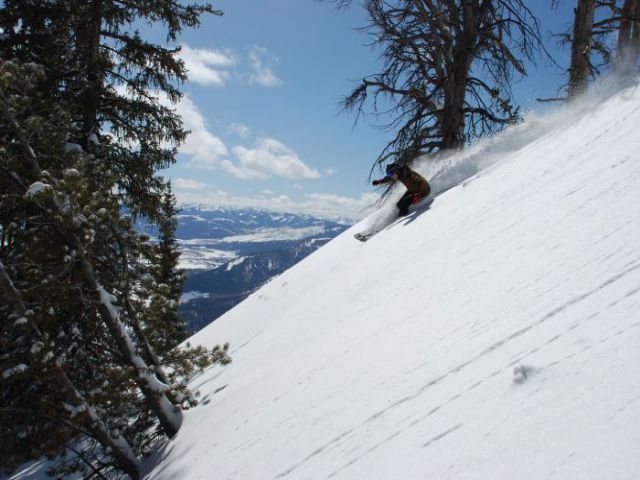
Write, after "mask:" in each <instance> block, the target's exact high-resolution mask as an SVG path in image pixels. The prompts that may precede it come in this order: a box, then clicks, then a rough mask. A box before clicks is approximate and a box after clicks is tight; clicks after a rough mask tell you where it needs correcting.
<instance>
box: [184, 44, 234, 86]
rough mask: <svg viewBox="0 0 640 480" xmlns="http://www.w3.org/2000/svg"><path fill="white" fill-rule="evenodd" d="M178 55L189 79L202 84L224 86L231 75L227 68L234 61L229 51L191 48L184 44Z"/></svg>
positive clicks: (231, 65)
mask: <svg viewBox="0 0 640 480" xmlns="http://www.w3.org/2000/svg"><path fill="white" fill-rule="evenodd" d="M179 57H180V58H181V59H182V61H184V64H185V67H186V68H187V72H188V73H187V74H188V77H189V81H191V82H194V83H199V84H202V85H218V86H224V85H225V84H226V83H227V81H229V79H230V78H231V76H232V74H231V72H230V71H229V69H230V68H231V67H233V66H234V65H235V63H236V62H235V59H234V57H233V55H232V54H231V53H230V52H229V51H221V50H214V49H208V48H191V47H189V45H186V44H184V45H182V49H181V51H180V53H179Z"/></svg>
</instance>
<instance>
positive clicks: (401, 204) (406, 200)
mask: <svg viewBox="0 0 640 480" xmlns="http://www.w3.org/2000/svg"><path fill="white" fill-rule="evenodd" d="M412 203H413V193H409V192H407V193H405V194H404V195H403V196H402V198H401V199H400V200H399V201H398V203H396V205H397V206H398V208H399V209H400V216H401V217H404V216H406V215H407V214H408V213H409V207H410V206H411V204H412Z"/></svg>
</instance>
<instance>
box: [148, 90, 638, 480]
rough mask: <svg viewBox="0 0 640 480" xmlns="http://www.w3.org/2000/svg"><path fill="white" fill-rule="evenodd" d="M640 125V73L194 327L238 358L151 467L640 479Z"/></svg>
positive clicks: (321, 475) (503, 138) (467, 158)
mask: <svg viewBox="0 0 640 480" xmlns="http://www.w3.org/2000/svg"><path fill="white" fill-rule="evenodd" d="M638 131H640V89H639V88H638V87H637V86H635V87H631V88H627V89H625V90H623V91H622V92H621V93H620V94H618V95H615V96H613V97H611V98H609V99H608V100H606V101H604V102H603V103H602V104H601V105H595V104H593V103H585V104H583V105H580V106H573V107H571V108H569V109H565V110H562V111H560V112H559V113H556V114H553V115H549V116H546V117H540V116H534V117H532V118H530V119H529V122H527V124H525V125H524V126H519V127H515V128H514V129H511V130H509V131H507V132H506V133H505V134H503V135H499V136H498V137H496V138H494V139H492V140H491V141H488V142H484V143H482V144H480V145H479V146H477V147H474V148H473V149H470V150H469V151H465V152H464V153H463V154H460V155H458V156H457V157H456V156H451V157H449V158H447V159H445V160H446V162H445V164H446V165H447V169H448V171H449V172H454V173H455V175H453V174H452V173H450V174H449V175H448V176H447V175H446V174H445V173H444V169H443V170H441V171H435V170H431V171H429V170H427V171H426V172H425V173H427V174H428V175H429V176H430V178H431V179H433V180H437V181H436V182H435V183H439V185H437V187H438V188H441V187H446V186H451V185H446V183H447V182H449V184H456V183H460V181H462V180H465V181H464V183H462V184H461V185H459V186H458V187H456V188H453V189H452V190H450V191H448V192H446V193H444V194H443V195H442V196H440V197H439V198H437V199H436V200H435V202H434V203H433V205H432V206H431V208H430V209H429V210H428V211H427V212H423V213H422V214H420V215H413V216H410V217H408V218H406V219H405V220H402V221H399V222H395V223H394V224H393V225H392V226H391V227H389V228H387V229H385V230H383V231H382V232H381V233H380V234H378V235H377V236H375V237H374V238H372V239H371V240H369V242H367V243H364V244H363V243H360V242H357V241H355V240H354V239H353V238H352V236H353V234H354V233H355V232H357V231H360V230H362V229H364V228H366V227H367V226H368V225H370V224H371V222H375V221H379V220H380V217H381V216H385V215H388V213H389V209H390V208H391V207H384V208H382V209H381V210H380V212H378V213H377V214H374V216H373V217H370V218H368V219H366V220H364V221H363V222H361V223H360V224H359V225H357V226H355V227H353V228H352V229H351V230H349V231H347V232H345V233H344V234H343V235H341V236H339V237H337V238H336V239H334V240H333V241H331V242H330V243H329V244H327V245H326V246H324V247H323V248H321V249H319V250H318V251H317V252H315V253H314V254H312V255H311V256H309V257H307V258H306V259H305V260H303V261H302V262H300V263H298V264H297V265H296V266H294V267H293V268H292V269H290V270H289V271H287V272H285V273H284V274H282V275H280V276H278V277H277V278H276V279H274V280H272V281H271V282H270V283H268V284H267V285H266V286H265V287H263V288H262V289H260V290H258V291H257V292H256V293H255V294H253V295H252V296H250V297H249V298H248V299H247V300H245V301H244V302H243V303H241V304H240V305H238V306H237V307H235V308H234V309H233V310H231V311H229V312H228V313H227V314H225V315H224V316H223V317H221V318H220V319H218V320H216V322H214V323H213V324H212V325H210V326H209V327H207V328H205V329H204V330H202V331H201V332H199V333H198V334H196V335H195V336H194V337H192V338H191V339H190V341H191V342H192V343H195V344H204V345H214V344H217V343H223V342H225V341H229V342H230V343H231V345H232V349H233V352H232V355H233V361H234V363H233V364H232V365H230V366H229V367H225V368H219V367H218V368H213V369H211V370H208V371H207V372H205V373H204V374H202V375H201V376H200V377H198V378H197V379H195V380H194V381H193V382H192V386H194V387H196V388H198V389H200V391H201V393H202V403H201V405H200V406H199V407H197V408H194V409H192V410H190V411H188V412H186V415H185V419H184V423H183V426H182V428H181V430H180V432H179V433H178V435H177V436H176V437H175V438H174V440H173V441H171V442H170V443H169V444H168V445H167V446H166V448H165V449H164V450H163V451H161V452H159V454H158V458H156V459H155V461H156V462H157V463H156V464H155V468H153V466H150V467H149V468H152V470H151V471H150V472H149V474H148V476H147V478H148V479H155V480H164V479H176V478H185V479H192V480H194V479H210V478H220V479H242V480H248V479H259V480H263V479H314V480H317V479H349V480H352V479H425V478H430V479H431V478H434V479H435V478H446V479H458V478H465V479H493V480H499V479H505V480H506V479H509V480H511V479H514V478H517V479H541V478H544V479H577V478H580V479H594V480H595V479H598V480H600V479H604V478H607V479H608V478H612V479H613V478H615V479H637V478H640V456H638V455H637V454H636V451H637V449H639V448H640V375H638V373H637V371H636V369H637V366H638V364H639V363H640V248H639V246H640V158H639V156H640V148H639V147H640V140H639V136H638ZM438 168H441V167H438ZM454 177H456V178H454Z"/></svg>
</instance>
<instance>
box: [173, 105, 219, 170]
mask: <svg viewBox="0 0 640 480" xmlns="http://www.w3.org/2000/svg"><path fill="white" fill-rule="evenodd" d="M175 108H176V111H177V113H178V114H179V115H180V116H181V117H182V121H183V122H184V128H185V129H186V130H189V131H191V133H190V134H189V136H188V137H187V140H186V141H185V143H184V144H183V145H182V146H181V147H180V153H184V154H187V155H191V157H192V159H191V162H190V164H191V165H192V166H196V167H199V168H208V169H215V168H217V167H218V166H219V165H220V164H221V162H222V161H223V159H224V158H226V157H227V156H228V155H229V151H228V150H227V147H226V146H225V144H224V142H223V141H222V140H220V138H219V137H217V136H215V135H214V134H213V133H211V131H210V130H209V128H208V127H207V124H206V122H205V119H204V117H203V116H202V113H201V112H200V110H199V109H198V106H197V105H196V104H195V103H193V101H192V100H191V98H189V96H188V95H185V96H183V97H182V100H181V101H180V102H179V103H178V104H177V105H176V106H175Z"/></svg>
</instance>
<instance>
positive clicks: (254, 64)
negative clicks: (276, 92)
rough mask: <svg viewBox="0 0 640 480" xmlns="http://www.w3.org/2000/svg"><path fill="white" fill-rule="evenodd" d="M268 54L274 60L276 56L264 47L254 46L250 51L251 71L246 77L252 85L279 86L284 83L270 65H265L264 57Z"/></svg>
mask: <svg viewBox="0 0 640 480" xmlns="http://www.w3.org/2000/svg"><path fill="white" fill-rule="evenodd" d="M265 56H268V57H270V58H271V59H273V60H277V58H276V57H274V56H273V55H270V54H269V52H268V51H267V49H266V48H264V47H253V48H252V49H251V51H250V52H249V67H250V68H251V72H250V73H249V74H247V75H246V79H247V80H248V82H249V83H250V84H251V85H259V86H261V87H277V86H279V85H282V80H280V78H278V76H277V75H276V74H275V73H273V70H271V68H270V67H268V66H265V65H264V57H265Z"/></svg>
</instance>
